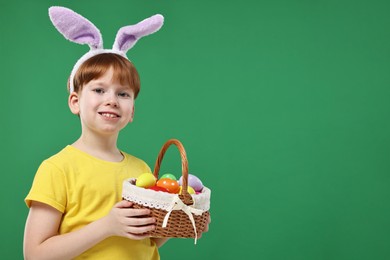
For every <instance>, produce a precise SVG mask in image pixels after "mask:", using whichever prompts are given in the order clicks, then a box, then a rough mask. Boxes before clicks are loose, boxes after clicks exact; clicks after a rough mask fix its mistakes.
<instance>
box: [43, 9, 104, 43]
mask: <svg viewBox="0 0 390 260" xmlns="http://www.w3.org/2000/svg"><path fill="white" fill-rule="evenodd" d="M49 16H50V20H51V21H52V23H53V25H54V26H55V27H56V28H57V30H58V31H59V32H60V33H61V34H62V35H63V36H64V37H65V38H66V39H68V40H70V41H72V42H75V43H79V44H88V45H89V47H90V48H91V49H102V48H103V39H102V36H101V34H100V31H99V29H97V28H96V26H95V25H94V24H93V23H91V22H90V21H88V20H87V19H86V18H84V17H83V16H81V15H79V14H78V13H75V12H74V11H72V10H70V9H68V8H65V7H60V6H53V7H50V8H49Z"/></svg>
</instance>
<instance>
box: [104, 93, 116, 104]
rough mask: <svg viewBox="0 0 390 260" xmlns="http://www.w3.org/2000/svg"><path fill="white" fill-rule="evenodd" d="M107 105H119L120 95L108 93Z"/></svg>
mask: <svg viewBox="0 0 390 260" xmlns="http://www.w3.org/2000/svg"><path fill="white" fill-rule="evenodd" d="M105 103H106V105H107V106H115V107H117V106H118V97H117V96H116V95H115V94H109V95H107V99H106V101H105Z"/></svg>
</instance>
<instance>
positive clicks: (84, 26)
mask: <svg viewBox="0 0 390 260" xmlns="http://www.w3.org/2000/svg"><path fill="white" fill-rule="evenodd" d="M49 16H50V20H51V21H52V23H53V25H54V26H55V27H56V29H57V30H58V31H59V32H60V33H61V34H62V35H63V36H64V37H65V38H66V39H68V40H70V41H72V42H75V43H78V44H88V46H89V47H90V50H89V51H88V52H87V53H86V54H84V55H83V56H82V57H81V58H80V59H79V60H78V61H77V62H76V64H75V65H74V67H73V70H72V73H71V74H70V78H69V86H70V89H69V91H70V92H71V93H72V92H73V91H74V86H73V78H74V75H75V73H76V71H77V70H78V68H79V67H80V65H81V64H83V62H85V61H86V60H88V59H89V58H91V57H93V56H95V55H98V54H101V53H116V54H119V55H121V56H123V57H125V58H126V59H128V58H127V56H126V53H127V51H128V50H129V49H131V48H132V47H133V46H134V45H135V43H136V42H137V41H138V40H139V39H140V38H142V37H144V36H147V35H149V34H152V33H155V32H157V31H158V30H159V29H160V28H161V26H162V25H163V22H164V17H163V16H162V15H160V14H156V15H153V16H151V17H149V18H147V19H145V20H143V21H141V22H139V23H137V24H135V25H129V26H125V27H122V28H120V29H119V31H118V33H117V35H116V37H115V41H114V45H113V46H112V49H103V38H102V35H101V34H100V31H99V29H98V28H96V26H95V25H94V24H93V23H91V22H90V21H89V20H87V19H86V18H84V17H83V16H81V15H79V14H77V13H75V12H74V11H72V10H70V9H68V8H65V7H60V6H53V7H50V8H49Z"/></svg>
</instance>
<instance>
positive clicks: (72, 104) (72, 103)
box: [68, 92, 80, 115]
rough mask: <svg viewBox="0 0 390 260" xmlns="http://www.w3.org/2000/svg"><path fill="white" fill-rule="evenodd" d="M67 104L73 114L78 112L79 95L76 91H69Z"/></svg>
mask: <svg viewBox="0 0 390 260" xmlns="http://www.w3.org/2000/svg"><path fill="white" fill-rule="evenodd" d="M68 106H69V108H70V111H71V112H72V113H73V114H75V115H78V114H80V107H79V95H78V94H77V93H76V92H72V93H70V95H69V98H68Z"/></svg>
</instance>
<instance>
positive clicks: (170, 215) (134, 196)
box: [122, 139, 211, 243]
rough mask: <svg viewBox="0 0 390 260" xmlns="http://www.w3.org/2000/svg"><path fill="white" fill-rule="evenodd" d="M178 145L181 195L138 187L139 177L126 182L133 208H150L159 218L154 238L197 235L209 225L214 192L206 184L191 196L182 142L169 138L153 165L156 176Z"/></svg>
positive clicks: (127, 193)
mask: <svg viewBox="0 0 390 260" xmlns="http://www.w3.org/2000/svg"><path fill="white" fill-rule="evenodd" d="M171 145H175V146H176V147H177V148H178V150H179V152H180V156H181V163H182V177H183V178H182V180H183V183H182V186H183V188H182V194H181V195H178V194H171V193H167V192H161V191H154V190H150V189H144V188H140V187H137V186H135V181H136V179H134V178H132V179H128V180H125V181H124V183H123V191H122V197H123V198H124V199H126V200H128V201H131V202H132V203H133V207H134V208H142V209H143V208H147V209H149V210H150V211H151V216H153V217H154V218H155V219H156V229H155V230H154V231H152V232H151V236H152V237H160V238H162V237H180V238H195V243H196V239H197V236H198V234H199V233H201V232H203V231H204V230H205V228H206V226H207V225H208V223H207V222H208V218H209V209H210V195H211V191H210V189H208V188H207V187H204V188H203V190H202V191H201V193H199V194H196V195H195V194H194V195H190V194H189V193H188V191H187V187H188V161H187V155H186V152H185V150H184V147H183V145H182V143H181V142H180V141H179V140H177V139H170V140H168V141H167V142H166V143H165V144H164V145H163V147H162V148H161V150H160V153H159V154H158V157H157V160H156V164H155V167H154V172H153V174H154V176H155V177H156V178H158V174H159V170H160V165H161V162H162V159H163V157H164V154H165V152H166V150H167V149H168V148H169V147H170V146H171Z"/></svg>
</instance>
